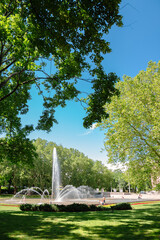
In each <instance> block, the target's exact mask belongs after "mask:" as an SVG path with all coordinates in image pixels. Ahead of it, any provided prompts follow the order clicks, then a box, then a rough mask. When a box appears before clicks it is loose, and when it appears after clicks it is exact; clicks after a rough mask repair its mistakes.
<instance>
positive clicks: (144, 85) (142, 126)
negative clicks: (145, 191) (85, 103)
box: [100, 61, 160, 176]
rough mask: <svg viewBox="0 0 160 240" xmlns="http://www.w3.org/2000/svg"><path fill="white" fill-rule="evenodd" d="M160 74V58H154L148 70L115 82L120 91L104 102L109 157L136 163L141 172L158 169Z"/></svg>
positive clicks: (159, 153) (106, 142)
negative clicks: (155, 59)
mask: <svg viewBox="0 0 160 240" xmlns="http://www.w3.org/2000/svg"><path fill="white" fill-rule="evenodd" d="M159 78H160V62H158V64H156V63H154V62H152V61H151V62H149V64H148V68H147V70H146V71H140V72H139V74H138V75H137V76H136V77H134V78H131V77H127V76H124V80H123V81H121V82H118V83H117V84H116V88H117V89H118V90H119V92H120V95H119V96H114V97H112V100H111V103H110V104H106V105H105V109H106V112H107V113H108V114H109V118H108V119H104V120H103V122H102V124H100V126H101V127H102V128H103V129H105V130H106V133H105V147H106V150H107V152H108V156H109V159H110V161H112V162H118V161H119V162H129V163H131V164H132V165H135V166H136V165H137V167H138V166H139V167H138V171H139V172H141V173H142V174H144V171H142V169H143V168H145V169H146V170H145V171H146V172H150V174H151V175H156V173H157V172H158V171H159V165H160V141H159V136H160V115H159V111H160V81H159ZM137 167H136V169H137ZM131 169H133V166H132V168H131ZM148 174H149V173H148ZM135 176H136V175H135ZM148 176H150V175H148Z"/></svg>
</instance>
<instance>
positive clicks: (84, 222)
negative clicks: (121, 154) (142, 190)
mask: <svg viewBox="0 0 160 240" xmlns="http://www.w3.org/2000/svg"><path fill="white" fill-rule="evenodd" d="M133 207H134V210H130V211H115V212H113V213H111V212H85V213H43V212H21V211H20V210H19V208H16V207H4V206H0V239H1V240H3V239H5V240H7V239H23V240H26V239H27V240H33V239H36V240H38V239H54V240H57V239H64V240H69V239H70V240H71V239H72V240H79V239H83V240H101V239H103V240H104V239H112V240H116V239H119V240H125V239H126V240H132V239H133V240H135V239H143V240H144V239H151V240H154V239H156V240H157V239H160V204H158V203H155V204H147V205H135V206H133Z"/></svg>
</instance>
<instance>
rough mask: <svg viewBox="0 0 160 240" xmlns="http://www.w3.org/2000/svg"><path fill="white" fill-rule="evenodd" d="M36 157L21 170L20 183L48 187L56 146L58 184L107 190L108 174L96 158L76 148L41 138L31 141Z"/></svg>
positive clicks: (108, 184) (109, 182) (110, 180)
mask: <svg viewBox="0 0 160 240" xmlns="http://www.w3.org/2000/svg"><path fill="white" fill-rule="evenodd" d="M34 146H35V147H36V152H37V154H38V157H37V158H35V159H34V161H33V167H32V168H30V167H27V166H25V168H24V169H23V170H24V172H25V178H22V176H23V172H22V173H21V171H20V175H21V183H23V185H25V186H29V187H31V186H33V185H34V186H38V187H40V188H42V189H45V188H48V189H50V188H51V181H52V154H53V148H54V147H56V149H57V155H58V160H59V162H60V171H61V184H62V186H63V187H64V186H66V185H74V186H75V187H79V186H81V185H87V186H90V187H93V188H97V187H99V188H102V187H103V188H105V189H107V190H108V189H109V188H110V184H111V182H112V174H111V172H110V171H109V170H108V169H107V167H105V166H104V165H103V164H102V163H101V162H100V161H96V162H94V161H93V160H92V159H89V158H88V157H87V156H85V155H84V154H83V153H81V152H79V151H78V150H76V149H73V148H70V149H67V148H64V147H62V146H61V145H60V146H57V145H56V144H55V143H53V142H47V141H46V140H43V139H40V138H38V139H36V140H35V141H34Z"/></svg>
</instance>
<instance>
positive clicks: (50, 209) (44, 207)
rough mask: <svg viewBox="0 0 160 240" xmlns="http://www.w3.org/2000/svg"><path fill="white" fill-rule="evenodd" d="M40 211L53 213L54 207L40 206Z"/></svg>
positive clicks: (45, 204)
mask: <svg viewBox="0 0 160 240" xmlns="http://www.w3.org/2000/svg"><path fill="white" fill-rule="evenodd" d="M39 210H40V211H43V212H53V208H52V205H51V204H48V203H44V204H41V205H39Z"/></svg>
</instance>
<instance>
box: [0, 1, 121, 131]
mask: <svg viewBox="0 0 160 240" xmlns="http://www.w3.org/2000/svg"><path fill="white" fill-rule="evenodd" d="M120 2H121V1H120V0H107V1H87V2H86V1H75V0H73V1H67V0H65V1H51V0H40V1H36V0H16V1H11V0H2V1H1V3H0V23H1V25H0V102H1V106H0V113H1V116H2V117H1V119H0V121H1V122H0V123H1V124H0V126H1V131H5V130H7V128H9V129H10V130H11V128H12V129H13V128H16V129H18V130H19V129H20V127H21V122H20V118H19V117H18V116H19V115H18V114H19V113H20V114H26V113H27V111H28V104H27V101H28V99H30V97H31V96H30V89H31V87H32V85H35V86H36V87H37V89H38V91H39V93H40V94H42V96H43V100H44V102H43V106H44V111H43V113H42V115H41V117H40V120H39V122H38V125H37V129H42V130H47V131H49V130H50V128H51V127H52V124H53V122H55V123H56V122H57V121H56V119H55V118H54V112H55V108H56V107H57V106H59V105H60V106H62V107H64V106H65V105H66V100H70V99H74V98H75V97H77V96H78V94H79V91H78V89H77V88H76V86H75V84H76V83H77V81H78V80H79V79H80V78H81V74H82V72H83V71H84V70H86V69H87V70H89V73H90V75H91V76H92V77H93V78H92V80H91V83H92V84H93V89H95V93H93V94H92V96H90V97H89V99H90V100H89V102H91V104H90V105H91V108H92V104H95V103H94V102H95V101H94V100H93V101H92V99H93V98H94V94H95V96H96V94H97V93H96V89H97V88H98V86H99V85H100V86H101V92H100V95H101V94H102V96H103V95H104V91H105V90H107V94H105V95H106V96H105V97H106V98H107V97H109V96H110V95H111V94H112V93H113V92H114V87H113V85H114V82H115V81H116V80H117V77H116V75H114V74H112V76H111V77H110V75H108V76H107V75H106V74H105V73H104V71H103V69H102V67H101V61H102V60H103V56H102V55H103V54H105V53H107V52H110V51H111V49H110V48H109V42H107V41H106V40H105V39H104V37H103V36H104V34H107V33H108V31H109V29H110V28H111V27H112V25H113V24H117V25H118V26H121V25H122V22H121V16H120V15H119V13H118V11H119V3H120ZM86 57H87V58H88V57H89V58H90V59H91V61H92V62H93V63H94V69H93V68H92V67H91V66H90V64H89V63H88V61H87V59H86ZM45 58H47V59H52V60H53V62H54V65H55V66H56V68H57V71H56V72H55V73H54V74H51V75H50V74H48V73H46V72H44V71H43V65H44V64H45V63H44V59H45ZM41 60H42V61H41ZM113 76H114V77H113ZM103 79H104V81H103ZM102 81H103V82H102ZM102 85H103V86H102ZM109 89H110V90H109ZM52 90H54V91H52ZM48 93H50V96H49V95H48ZM92 102H93V103H92ZM99 104H100V103H99ZM93 110H94V109H93ZM89 111H90V110H89ZM94 120H96V118H95V119H94ZM98 120H99V119H98ZM87 122H88V123H86V124H85V126H89V125H90V124H91V122H92V121H87ZM8 125H9V127H8ZM11 125H12V126H11ZM30 130H32V129H31V127H30Z"/></svg>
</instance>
